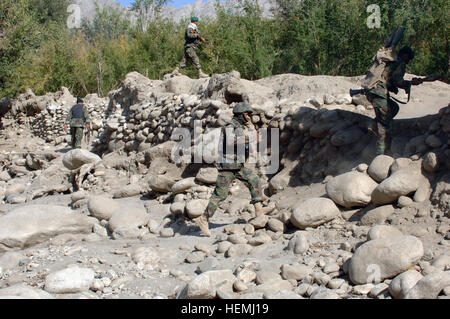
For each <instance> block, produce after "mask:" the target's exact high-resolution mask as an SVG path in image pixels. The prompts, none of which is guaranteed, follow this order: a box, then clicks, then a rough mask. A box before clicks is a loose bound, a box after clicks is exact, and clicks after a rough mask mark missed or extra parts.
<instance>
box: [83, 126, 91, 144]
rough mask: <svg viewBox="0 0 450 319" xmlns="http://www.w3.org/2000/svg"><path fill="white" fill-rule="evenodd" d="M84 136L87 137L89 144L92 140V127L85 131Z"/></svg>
mask: <svg viewBox="0 0 450 319" xmlns="http://www.w3.org/2000/svg"><path fill="white" fill-rule="evenodd" d="M84 138H85V139H86V142H87V143H88V144H89V143H90V142H91V129H90V128H88V129H87V130H86V131H85V132H84Z"/></svg>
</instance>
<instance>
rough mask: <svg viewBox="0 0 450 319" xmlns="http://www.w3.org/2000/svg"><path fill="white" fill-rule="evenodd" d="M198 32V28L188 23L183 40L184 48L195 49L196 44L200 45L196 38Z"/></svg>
mask: <svg viewBox="0 0 450 319" xmlns="http://www.w3.org/2000/svg"><path fill="white" fill-rule="evenodd" d="M198 35H199V32H198V28H197V25H195V24H194V23H190V24H189V25H188V26H187V28H186V31H185V33H184V39H185V41H186V42H185V43H184V46H185V47H195V46H196V45H197V44H199V43H200V39H199V37H198Z"/></svg>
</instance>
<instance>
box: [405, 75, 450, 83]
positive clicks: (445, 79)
mask: <svg viewBox="0 0 450 319" xmlns="http://www.w3.org/2000/svg"><path fill="white" fill-rule="evenodd" d="M434 81H442V82H444V83H448V75H446V74H432V75H428V76H426V77H424V78H413V79H412V82H415V83H417V84H415V85H419V84H422V83H423V82H434ZM413 85H414V84H413Z"/></svg>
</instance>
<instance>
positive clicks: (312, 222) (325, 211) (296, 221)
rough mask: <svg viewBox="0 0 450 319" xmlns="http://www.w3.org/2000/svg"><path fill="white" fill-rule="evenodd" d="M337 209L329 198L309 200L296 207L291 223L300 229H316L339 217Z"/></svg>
mask: <svg viewBox="0 0 450 319" xmlns="http://www.w3.org/2000/svg"><path fill="white" fill-rule="evenodd" d="M339 213H340V212H339V209H338V208H337V206H336V204H335V203H334V202H333V201H332V200H331V199H329V198H311V199H308V200H306V201H305V202H303V203H301V204H299V205H297V206H296V207H295V208H294V210H293V213H292V215H291V219H290V221H291V223H292V224H293V225H294V226H295V227H297V228H300V229H305V228H307V227H317V226H319V225H322V224H324V223H326V222H329V221H331V220H333V219H334V218H336V217H337V216H339Z"/></svg>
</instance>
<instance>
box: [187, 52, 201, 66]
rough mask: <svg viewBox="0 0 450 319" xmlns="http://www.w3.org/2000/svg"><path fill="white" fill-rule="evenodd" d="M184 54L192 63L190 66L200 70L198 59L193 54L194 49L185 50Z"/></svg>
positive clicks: (195, 54)
mask: <svg viewBox="0 0 450 319" xmlns="http://www.w3.org/2000/svg"><path fill="white" fill-rule="evenodd" d="M186 54H187V57H188V60H189V61H191V62H192V64H193V65H194V66H195V68H196V69H197V70H201V69H202V67H201V65H200V59H199V58H198V56H197V53H195V49H194V48H192V47H191V48H187V49H186Z"/></svg>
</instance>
